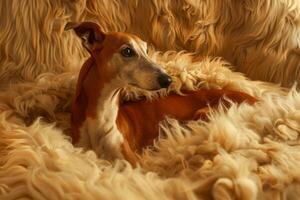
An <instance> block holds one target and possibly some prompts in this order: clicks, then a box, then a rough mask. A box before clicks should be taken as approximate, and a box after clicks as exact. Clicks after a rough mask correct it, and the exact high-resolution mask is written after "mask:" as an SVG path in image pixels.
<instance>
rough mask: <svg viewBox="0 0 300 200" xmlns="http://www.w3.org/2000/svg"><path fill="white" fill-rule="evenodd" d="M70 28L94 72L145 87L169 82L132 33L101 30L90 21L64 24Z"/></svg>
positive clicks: (162, 86)
mask: <svg viewBox="0 0 300 200" xmlns="http://www.w3.org/2000/svg"><path fill="white" fill-rule="evenodd" d="M65 29H74V30H75V32H76V34H77V35H78V36H79V37H80V38H81V39H82V41H83V42H82V43H83V46H84V47H85V48H86V49H87V50H88V51H89V53H90V54H91V56H92V57H93V59H94V62H95V63H96V67H97V71H98V72H99V73H105V76H106V77H107V78H108V79H115V80H118V84H119V87H123V86H126V85H127V84H129V85H133V86H136V87H138V88H142V89H146V90H157V89H161V88H167V87H169V85H170V84H171V82H172V79H171V77H170V76H168V75H167V74H166V73H165V72H163V70H162V69H161V68H160V67H159V66H158V65H157V64H156V63H154V62H153V61H152V60H151V59H150V58H149V56H148V54H147V43H146V42H144V41H142V40H141V39H140V38H138V37H137V36H135V35H132V34H128V33H120V32H111V33H103V32H102V31H101V30H100V27H99V26H98V25H97V24H96V23H93V22H83V23H79V24H75V23H68V24H67V25H66V28H65Z"/></svg>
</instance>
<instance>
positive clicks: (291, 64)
mask: <svg viewBox="0 0 300 200" xmlns="http://www.w3.org/2000/svg"><path fill="white" fill-rule="evenodd" d="M141 2H142V1H130V3H128V4H122V3H121V1H116V0H113V1H83V0H76V1H64V0H52V1H50V0H45V1H38V0H28V1H18V0H3V1H2V2H1V3H0V13H1V18H0V55H1V57H0V77H1V92H0V111H1V112H0V199H1V200H2V199H4V200H10V199H51V200H52V199H130V200H132V199H190V200H191V199H193V200H194V199H222V200H223V199H272V200H274V199H298V197H299V195H300V194H299V193H300V192H299V191H300V185H299V181H300V171H299V170H298V166H299V165H300V146H299V142H300V139H299V133H300V93H298V92H297V91H296V86H295V87H293V88H292V89H289V90H287V89H283V88H280V87H279V86H276V85H273V84H270V83H263V82H259V81H252V80H248V79H246V78H245V77H244V76H243V75H242V74H240V73H238V72H233V71H232V69H237V70H240V71H243V72H246V73H247V75H248V76H250V77H252V78H257V79H263V80H271V81H275V82H282V83H284V84H286V85H288V84H291V83H293V82H294V80H297V79H298V78H299V70H298V68H297V66H299V63H300V62H299V49H297V48H298V47H299V9H300V8H299V2H297V0H295V1H292V0H290V1H283V0H282V1H281V0H266V1H264V2H263V3H262V1H258V0H253V1H250V0H246V1H233V0H226V1H217V0H213V1H196V0H185V1H176V2H173V1H171V0H170V1H155V0H151V1H143V2H142V3H141ZM220 10H222V12H220ZM223 11H224V12H223ZM267 11H268V12H267ZM145 16H147V17H145ZM83 19H89V20H97V21H99V23H100V25H101V26H102V28H103V29H104V30H127V31H129V32H133V33H137V34H139V35H140V36H141V37H142V38H143V39H145V40H147V41H148V42H151V43H152V44H153V45H154V46H155V47H156V49H160V50H170V49H175V50H182V49H185V50H188V51H191V52H193V51H196V53H193V54H191V53H186V52H179V51H177V52H170V51H168V52H166V53H158V52H150V53H151V54H152V55H151V56H152V57H153V59H155V60H156V61H157V62H158V63H161V64H162V66H163V67H164V68H165V69H166V70H167V71H168V72H169V73H170V74H171V75H172V76H173V77H174V79H175V85H174V86H175V87H174V90H177V91H178V90H179V89H180V88H185V89H190V90H193V89H196V88H199V87H205V88H227V89H232V90H237V91H243V92H246V93H248V94H250V95H253V96H255V97H256V98H258V99H259V102H258V103H256V104H255V105H254V106H250V105H247V104H242V105H240V106H237V105H234V104H233V105H232V106H231V108H230V109H228V110H227V111H226V112H225V109H224V108H223V107H222V106H221V105H220V107H219V108H218V109H217V111H215V112H214V113H212V114H211V116H210V121H209V122H203V121H190V122H188V124H186V125H185V126H182V125H180V124H179V123H178V122H177V121H176V120H174V119H167V120H165V121H164V122H162V124H161V134H160V138H159V139H158V140H157V141H156V143H155V146H154V147H151V148H149V149H145V151H144V153H143V155H141V160H142V161H143V162H142V163H141V165H140V166H139V167H137V168H132V166H130V165H129V164H128V163H127V162H126V161H124V160H116V161H115V162H113V163H109V162H108V161H105V160H101V159H98V158H97V157H96V156H95V154H94V153H93V152H92V151H87V152H84V151H83V150H82V149H79V148H75V147H73V145H72V144H71V143H70V138H69V137H68V132H69V117H70V113H69V111H70V103H71V101H72V95H73V93H74V88H75V83H76V78H77V75H78V68H79V66H80V65H81V64H82V62H83V60H84V59H85V56H86V53H85V52H84V50H83V49H82V47H81V45H80V43H79V40H78V39H77V38H76V37H75V35H74V34H73V33H72V32H70V31H69V32H64V31H63V26H64V24H65V23H66V22H67V21H70V20H73V21H79V20H83ZM187 20H188V23H187ZM149 25H151V28H149V27H148V26H149ZM205 54H208V55H211V56H210V57H203V55H205ZM214 55H220V56H223V57H225V58H226V59H227V60H229V61H230V62H231V63H234V65H235V66H237V67H234V66H232V65H231V64H229V63H227V62H225V61H224V60H222V59H221V58H215V56H214ZM197 56H198V58H197ZM200 57H201V59H200ZM272 69H275V70H272ZM12 82H14V84H12ZM9 83H10V84H9ZM127 91H128V96H127V97H128V98H138V96H139V95H146V96H149V97H150V96H151V97H154V98H155V96H157V95H156V94H152V93H148V92H145V91H133V90H132V88H128V90H127Z"/></svg>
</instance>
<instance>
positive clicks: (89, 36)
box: [65, 22, 105, 52]
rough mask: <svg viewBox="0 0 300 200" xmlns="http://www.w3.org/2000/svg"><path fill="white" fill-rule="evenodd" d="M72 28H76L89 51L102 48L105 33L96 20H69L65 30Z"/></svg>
mask: <svg viewBox="0 0 300 200" xmlns="http://www.w3.org/2000/svg"><path fill="white" fill-rule="evenodd" d="M70 29H74V31H75V33H76V34H77V35H78V36H79V37H80V38H81V39H82V43H83V46H84V47H85V48H86V49H87V50H88V51H89V52H92V51H94V50H97V49H99V48H101V46H102V45H101V43H102V42H103V40H104V39H105V34H104V33H103V32H102V31H101V29H100V27H99V26H98V24H96V23H94V22H82V23H74V22H69V23H67V24H66V26H65V30H70Z"/></svg>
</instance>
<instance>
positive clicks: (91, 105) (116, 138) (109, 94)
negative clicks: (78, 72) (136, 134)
mask: <svg viewBox="0 0 300 200" xmlns="http://www.w3.org/2000/svg"><path fill="white" fill-rule="evenodd" d="M94 65H96V64H95V63H94ZM88 73H89V74H88V75H87V78H86V80H85V82H84V85H83V88H82V90H84V91H83V93H84V94H85V97H84V98H85V99H86V101H87V102H88V103H87V104H86V108H85V109H84V113H82V114H84V115H85V119H84V120H83V126H82V127H81V133H83V134H81V137H80V141H79V144H80V146H84V147H89V148H92V149H94V150H95V152H96V153H97V154H98V156H100V157H103V158H106V159H110V158H116V157H122V155H121V153H120V152H121V151H120V149H117V147H119V146H120V144H121V143H122V142H123V136H122V135H121V134H120V132H119V131H118V127H117V124H116V120H117V116H118V110H119V103H120V91H121V88H120V84H119V83H120V81H119V80H118V79H117V78H111V79H108V78H107V76H105V74H104V73H99V72H98V71H97V68H96V66H92V67H91V69H90V70H89V72H88Z"/></svg>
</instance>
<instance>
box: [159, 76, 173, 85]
mask: <svg viewBox="0 0 300 200" xmlns="http://www.w3.org/2000/svg"><path fill="white" fill-rule="evenodd" d="M157 80H158V83H159V85H160V87H161V88H167V87H169V86H170V84H171V83H172V78H171V77H170V76H168V75H166V74H161V75H159V76H158V78H157Z"/></svg>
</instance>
